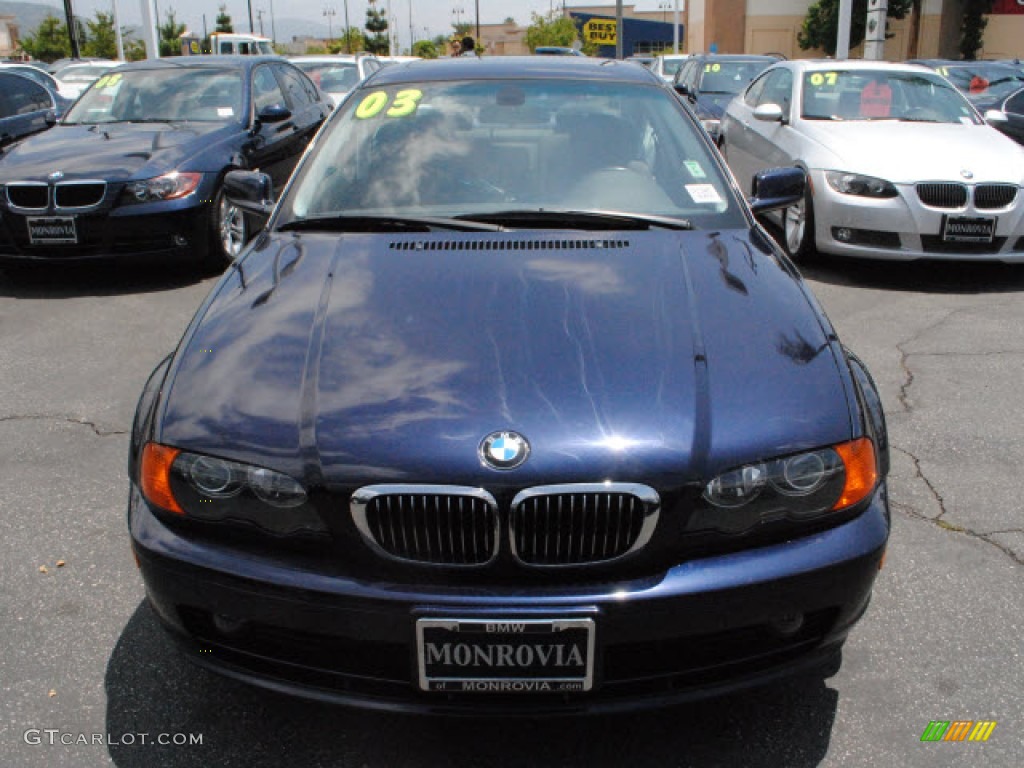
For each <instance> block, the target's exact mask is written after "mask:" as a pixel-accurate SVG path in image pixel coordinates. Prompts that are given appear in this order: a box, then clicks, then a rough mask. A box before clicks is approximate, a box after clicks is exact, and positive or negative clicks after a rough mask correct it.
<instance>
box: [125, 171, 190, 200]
mask: <svg viewBox="0 0 1024 768" xmlns="http://www.w3.org/2000/svg"><path fill="white" fill-rule="evenodd" d="M202 180H203V174H201V173H181V172H179V171H174V172H173V173H165V174H164V175H163V176H157V177H156V178H155V179H144V180H143V181H133V182H131V183H130V184H129V185H128V187H127V188H126V190H125V191H126V193H127V195H128V199H129V200H132V201H134V202H137V203H148V202H152V201H154V200H177V199H178V198H179V197H185V195H190V194H192V193H193V192H195V191H196V187H198V186H199V182H201V181H202Z"/></svg>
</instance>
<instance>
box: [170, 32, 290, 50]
mask: <svg viewBox="0 0 1024 768" xmlns="http://www.w3.org/2000/svg"><path fill="white" fill-rule="evenodd" d="M182 52H183V53H185V54H186V55H188V54H193V53H198V46H194V47H193V49H192V50H189V46H188V45H183V46H182ZM210 53H215V54H219V55H228V56H230V55H234V54H242V55H273V53H274V46H273V43H272V42H271V40H270V38H269V37H260V36H259V35H241V34H235V33H232V32H214V33H213V34H212V35H210Z"/></svg>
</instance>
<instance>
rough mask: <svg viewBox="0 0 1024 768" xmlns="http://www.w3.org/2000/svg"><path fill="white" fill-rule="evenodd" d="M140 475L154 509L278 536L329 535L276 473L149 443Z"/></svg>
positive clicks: (296, 486)
mask: <svg viewBox="0 0 1024 768" xmlns="http://www.w3.org/2000/svg"><path fill="white" fill-rule="evenodd" d="M139 474H140V478H139V480H140V485H141V487H142V493H143V495H144V496H145V497H146V499H147V500H148V501H149V503H150V504H153V505H154V506H156V507H159V508H160V509H163V510H165V511H167V512H172V513H174V514H176V515H180V516H183V517H184V518H193V519H196V520H206V521H209V522H235V523H247V524H249V525H254V526H256V527H258V528H261V529H263V530H264V531H267V532H269V533H277V534H294V533H302V532H307V533H322V532H324V531H325V530H326V529H325V527H324V524H323V521H322V520H321V519H320V517H319V515H317V514H316V511H315V510H314V509H313V507H312V505H311V504H310V503H309V501H308V499H307V497H306V489H305V488H303V487H302V484H301V483H299V482H298V481H296V480H295V479H293V478H291V477H289V476H288V475H285V474H282V473H280V472H276V471H274V470H272V469H266V468H264V467H254V466H250V465H248V464H241V463H239V462H237V461H229V460H227V459H221V458H217V457H216V456H204V455H201V454H197V453H188V452H186V451H181V450H178V449H177V448H170V447H168V446H165V445H159V444H157V443H148V444H147V445H146V447H145V448H144V449H143V452H142V463H141V466H140V472H139Z"/></svg>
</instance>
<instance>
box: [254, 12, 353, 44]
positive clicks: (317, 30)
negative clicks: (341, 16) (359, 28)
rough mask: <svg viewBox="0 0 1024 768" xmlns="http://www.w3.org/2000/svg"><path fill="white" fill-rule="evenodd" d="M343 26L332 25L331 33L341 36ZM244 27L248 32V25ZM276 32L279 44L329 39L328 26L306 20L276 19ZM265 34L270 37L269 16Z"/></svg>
mask: <svg viewBox="0 0 1024 768" xmlns="http://www.w3.org/2000/svg"><path fill="white" fill-rule="evenodd" d="M342 26H344V25H341V24H332V25H331V33H332V34H334V35H340V34H341V28H342ZM353 26H354V25H353ZM244 27H245V30H246V31H248V29H249V25H248V23H247V24H245V25H244ZM238 31H241V30H240V29H239V30H238ZM256 31H257V32H258V31H259V24H257V25H256ZM274 31H275V32H276V33H277V42H279V43H290V42H291V41H292V38H293V37H322V38H325V39H326V37H327V25H326V24H324V23H322V22H320V21H310V20H306V19H275V21H274ZM263 34H264V35H266V36H267V37H270V18H269V17H267V16H264V17H263Z"/></svg>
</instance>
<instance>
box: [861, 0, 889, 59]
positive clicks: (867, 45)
mask: <svg viewBox="0 0 1024 768" xmlns="http://www.w3.org/2000/svg"><path fill="white" fill-rule="evenodd" d="M888 11H889V5H888V3H887V2H886V0H868V21H867V27H866V28H865V29H864V58H865V59H866V60H868V61H882V60H883V59H884V58H885V17H886V14H887V13H888Z"/></svg>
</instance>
